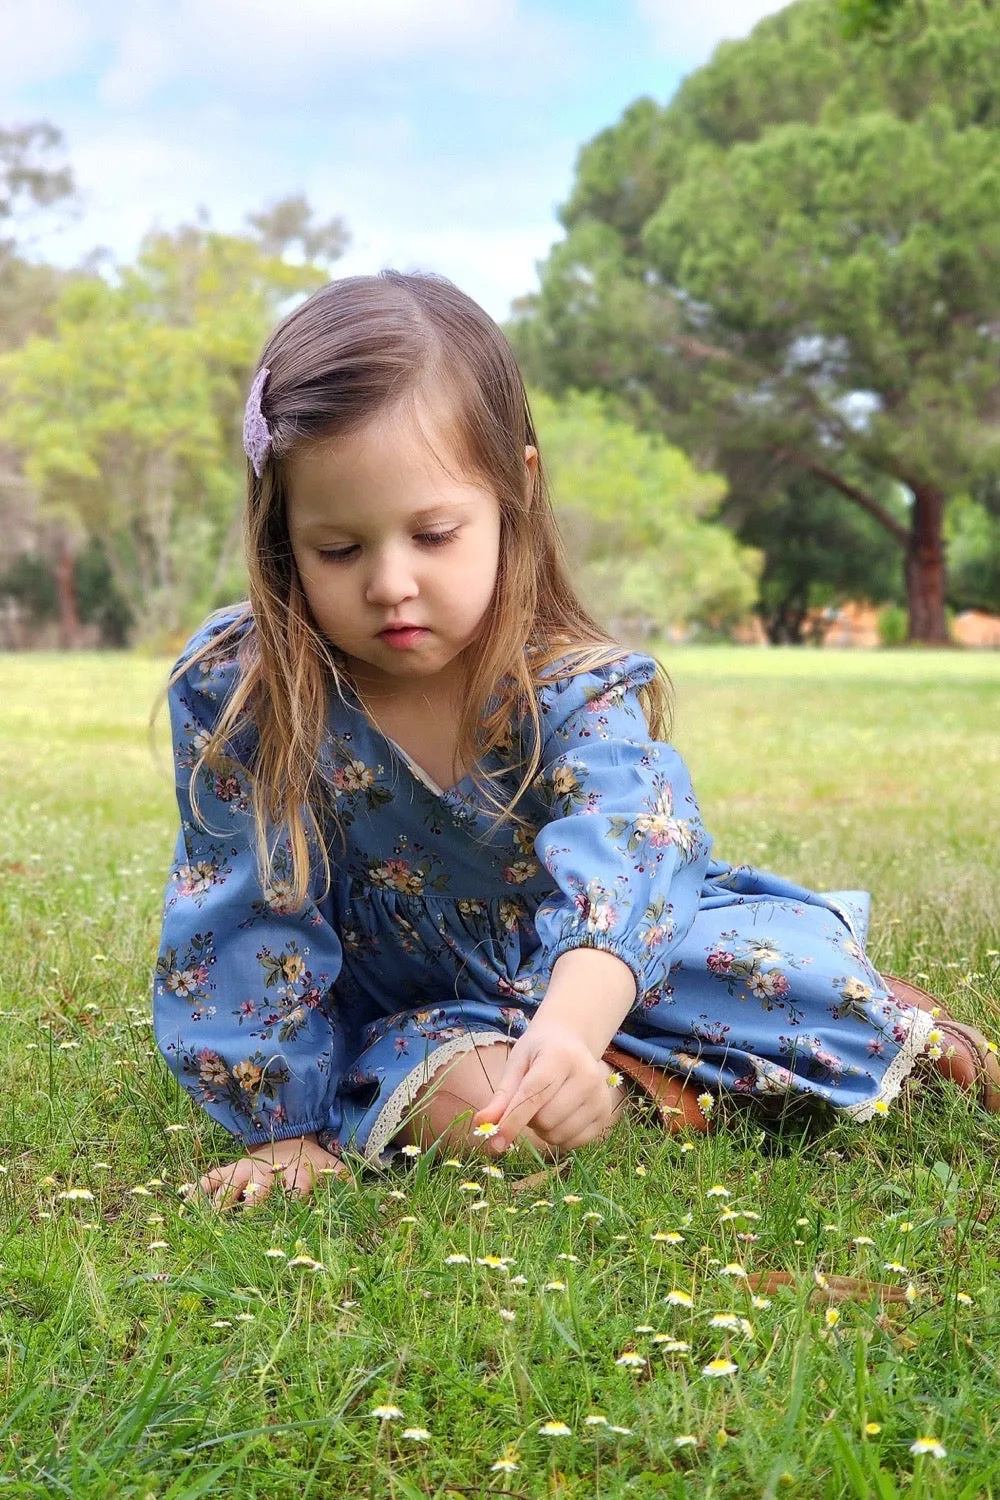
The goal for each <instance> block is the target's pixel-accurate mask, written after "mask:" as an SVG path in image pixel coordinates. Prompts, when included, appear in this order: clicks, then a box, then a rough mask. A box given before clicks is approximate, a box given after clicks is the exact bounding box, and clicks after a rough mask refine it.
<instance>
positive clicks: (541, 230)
mask: <svg viewBox="0 0 1000 1500" xmlns="http://www.w3.org/2000/svg"><path fill="white" fill-rule="evenodd" d="M783 3H784V0H728V3H727V0H277V3H276V0H0V125H3V126H8V127H9V126H11V125H23V124H26V123H28V122H30V121H33V120H40V119H46V120H49V121H51V123H52V124H54V125H55V126H57V127H58V128H59V129H60V130H61V131H62V133H63V136H64V138H65V143H66V151H65V155H66V158H67V160H68V162H69V164H70V165H71V166H72V168H73V170H74V173H75V176H76V180H77V185H78V188H79V190H80V205H79V209H78V210H77V211H76V213H75V216H73V217H68V216H67V215H65V214H62V215H60V216H59V217H60V222H59V223H58V224H56V225H53V226H52V227H50V228H46V229H45V230H44V231H41V232H37V231H36V234H35V237H34V239H33V241H32V244H31V246H30V253H31V254H32V255H33V256H35V257H37V258H44V259H46V260H50V261H54V262H56V263H58V264H60V265H67V266H68V265H73V264H75V263H77V262H78V261H79V260H80V259H81V258H82V257H83V256H84V255H85V254H86V252H88V251H90V250H91V249H93V248H94V247H95V246H98V245H100V246H105V247H107V250H108V252H109V259H110V260H112V261H117V262H127V261H129V260H131V259H132V258H134V256H135V253H136V251H137V249H138V247H139V243H140V241H141V238H142V236H143V234H144V233H145V232H146V231H148V230H149V229H151V228H154V227H157V228H161V229H172V228H174V227H175V226H176V225H178V224H181V223H191V222H193V221H194V220H195V218H196V216H197V215H198V214H199V213H204V214H206V215H207V218H208V220H209V222H210V223H211V224H212V225H213V226H214V227H215V228H217V229H221V230H224V231H230V232H236V231H239V230H240V229H241V228H243V227H244V220H245V215H246V214H248V213H251V212H254V211H256V210H259V209H261V208H263V207H266V206H267V205H269V204H270V203H273V202H274V201H276V200H277V199H279V198H281V197H285V196H287V195H289V194H293V193H305V194H306V196H307V197H308V199H309V201H310V203H311V204H312V205H313V207H314V209H315V211H316V215H317V217H318V218H320V219H322V220H327V219H332V218H334V217H336V216H339V217H341V218H342V219H343V220H344V221H345V222H346V225H347V228H348V230H349V232H350V235H351V241H350V245H349V247H348V249H347V251H346V253H345V254H344V255H343V256H342V258H341V259H340V260H338V261H337V262H336V264H335V266H334V269H333V274H334V275H355V274H367V273H371V272H374V271H377V270H379V269H381V268H382V267H384V266H394V267H396V268H397V269H399V270H403V271H413V270H431V271H437V272H440V273H442V274H444V275H445V276H449V277H450V278H451V279H452V280H453V281H455V282H456V283H457V284H458V285H459V286H460V287H461V288H462V289H463V291H465V292H467V293H468V294H469V295H470V296H472V297H475V298H476V300H477V301H479V302H480V303H481V304H482V305H483V306H484V307H485V308H486V309H487V311H488V312H489V313H491V315H492V316H493V317H494V318H497V319H498V320H501V321H502V320H503V319H504V318H505V317H506V316H507V314H508V312H509V309H510V304H511V301H512V299H513V298H515V297H519V296H522V295H524V294H525V293H527V292H530V291H533V290H534V289H535V288H536V287H537V284H538V275H537V267H538V263H539V262H540V261H543V260H544V258H545V256H546V255H547V253H548V251H549V249H550V248H551V246H552V245H553V244H554V243H555V242H556V241H557V240H558V239H560V238H561V237H562V234H563V231H562V227H561V226H560V224H559V221H558V219H557V217H556V213H557V209H558V207H559V205H560V204H561V203H563V202H565V200H566V199H567V198H568V196H569V193H570V189H571V186H572V182H573V172H574V164H575V161H576V157H577V153H578V152H579V150H580V148H581V146H583V145H584V144H585V143H586V142H587V141H588V140H590V139H592V138H593V137H594V136H595V135H596V134H597V133H598V132H599V131H601V130H603V129H605V128H606V127H607V126H609V125H612V124H614V123H615V121H616V120H617V119H619V118H620V116H621V114H622V112H623V110H624V109H625V108H626V107H627V106H628V105H629V104H630V103H631V102H632V101H633V100H635V99H637V98H639V97H640V96H642V95H648V96H651V97H652V98H654V99H656V100H658V101H659V102H661V103H665V102H666V101H667V100H668V99H669V98H670V97H671V95H672V94H673V92H674V90H675V89H676V87H677V84H678V83H679V81H680V80H681V78H683V76H684V75H685V74H686V73H688V72H690V71H691V70H692V69H693V68H696V67H697V66H699V65H700V64H701V63H703V62H706V61H707V60H708V58H709V57H710V56H711V54H712V51H713V50H714V48H715V47H716V45H717V44H718V43H719V42H720V41H721V40H723V39H725V38H729V37H740V36H745V35H746V34H747V33H748V32H749V31H750V30H751V28H752V27H753V26H754V24H755V23H756V22H757V21H758V20H760V18H761V17H762V16H764V15H767V14H770V13H772V12H773V11H776V10H780V9H781V8H782V4H783Z"/></svg>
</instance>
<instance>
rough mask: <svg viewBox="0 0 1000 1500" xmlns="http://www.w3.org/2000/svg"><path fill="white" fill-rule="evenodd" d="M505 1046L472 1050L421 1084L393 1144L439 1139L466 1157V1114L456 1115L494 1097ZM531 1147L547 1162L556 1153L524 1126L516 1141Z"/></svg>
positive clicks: (422, 1143) (470, 1144) (468, 1139)
mask: <svg viewBox="0 0 1000 1500" xmlns="http://www.w3.org/2000/svg"><path fill="white" fill-rule="evenodd" d="M509 1051H510V1047H509V1046H508V1045H507V1044H506V1043H503V1042H498V1043H497V1044H496V1045H495V1046H492V1047H473V1048H472V1049H471V1050H470V1051H468V1052H465V1053H463V1054H462V1056H461V1057H458V1058H456V1059H455V1061H454V1062H452V1063H446V1064H445V1065H444V1066H443V1067H441V1068H439V1069H438V1071H437V1072H436V1073H435V1074H434V1075H433V1077H432V1078H430V1079H429V1080H428V1082H427V1083H425V1084H424V1086H423V1088H422V1089H421V1090H420V1092H419V1093H418V1094H417V1096H416V1099H415V1100H414V1102H413V1109H412V1112H411V1115H410V1118H409V1120H408V1121H407V1123H406V1125H404V1127H403V1129H402V1130H401V1131H400V1132H399V1133H398V1135H396V1136H394V1137H393V1140H392V1145H394V1146H429V1145H431V1144H432V1143H433V1142H434V1141H440V1144H441V1146H442V1148H443V1149H444V1150H445V1151H448V1152H451V1153H453V1154H455V1155H459V1156H464V1155H468V1154H470V1152H471V1150H472V1148H473V1144H474V1142H473V1136H472V1124H471V1115H470V1117H469V1118H468V1119H465V1120H459V1119H458V1118H457V1117H458V1116H459V1115H463V1114H467V1113H469V1111H471V1113H472V1114H474V1113H475V1112H476V1110H478V1109H482V1107H483V1105H484V1104H487V1103H488V1102H489V1100H490V1099H491V1098H492V1097H493V1094H494V1092H495V1091H496V1086H497V1084H498V1083H499V1082H500V1076H501V1074H502V1073H503V1070H504V1065H505V1064H506V1062H507V1054H508V1052H509ZM518 1139H519V1140H522V1141H525V1142H527V1144H528V1145H530V1146H533V1147H534V1148H535V1150H536V1151H537V1152H538V1153H539V1155H541V1156H543V1157H545V1158H546V1160H551V1159H552V1158H553V1157H554V1156H555V1155H556V1152H555V1151H554V1150H553V1149H552V1147H551V1146H549V1145H548V1144H547V1143H546V1142H545V1141H543V1140H542V1139H541V1137H540V1136H538V1135H536V1134H535V1132H534V1131H533V1130H531V1129H530V1128H526V1129H525V1130H523V1131H522V1133H521V1135H520V1136H519V1138H518Z"/></svg>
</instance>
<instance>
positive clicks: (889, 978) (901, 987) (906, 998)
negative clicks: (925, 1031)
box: [880, 974, 954, 1021]
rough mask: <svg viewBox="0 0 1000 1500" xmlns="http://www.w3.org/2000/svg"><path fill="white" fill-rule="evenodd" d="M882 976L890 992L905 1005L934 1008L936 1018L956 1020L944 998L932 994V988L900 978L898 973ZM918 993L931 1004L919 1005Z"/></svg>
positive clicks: (920, 1008) (919, 1008) (923, 1008)
mask: <svg viewBox="0 0 1000 1500" xmlns="http://www.w3.org/2000/svg"><path fill="white" fill-rule="evenodd" d="M880 978H881V980H882V983H883V984H884V985H885V987H886V989H887V990H888V991H889V992H890V994H892V995H894V996H895V998H896V999H897V1000H899V1001H900V1002H901V1003H902V1004H903V1005H915V1006H917V1009H918V1010H925V1009H934V1010H936V1011H937V1013H938V1014H937V1016H935V1018H934V1019H935V1020H938V1019H940V1020H945V1021H949V1020H954V1017H953V1016H952V1014H951V1012H950V1011H949V1009H948V1007H947V1006H946V1005H945V1003H944V1001H943V1000H939V999H938V998H937V996H936V995H932V994H931V992H930V990H925V989H924V988H923V987H922V986H921V985H919V984H914V983H913V981H912V980H911V979H900V978H899V976H898V974H882V975H881V976H880ZM907 992H909V993H907ZM917 995H922V996H923V998H924V999H925V1000H929V1001H930V1006H922V1005H917V1001H916V999H915V998H914V997H915V996H917Z"/></svg>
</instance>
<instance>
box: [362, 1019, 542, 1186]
mask: <svg viewBox="0 0 1000 1500" xmlns="http://www.w3.org/2000/svg"><path fill="white" fill-rule="evenodd" d="M514 1040H515V1038H513V1037H509V1036H507V1035H506V1033H504V1032H500V1031H467V1032H465V1033H464V1034H463V1035H462V1036H457V1037H453V1038H452V1039H451V1040H450V1041H447V1042H442V1043H441V1045H440V1047H435V1049H434V1051H433V1052H429V1053H428V1054H427V1055H426V1057H424V1059H423V1061H422V1062H419V1063H417V1066H416V1067H415V1068H411V1069H410V1071H409V1072H408V1073H407V1074H406V1076H405V1077H404V1078H403V1080H402V1082H401V1083H398V1084H397V1085H396V1087H395V1088H394V1089H393V1091H392V1093H391V1094H390V1095H389V1097H388V1099H387V1100H386V1101H385V1103H384V1104H383V1106H382V1108H381V1109H380V1110H379V1112H378V1115H377V1116H376V1119H375V1123H374V1125H373V1126H372V1128H371V1131H370V1132H369V1135H368V1144H367V1145H366V1146H365V1149H364V1152H363V1153H362V1154H363V1155H364V1157H365V1160H366V1161H372V1162H375V1163H376V1164H377V1163H378V1161H379V1158H380V1157H381V1155H382V1152H383V1151H384V1150H385V1149H386V1147H387V1146H388V1144H389V1142H390V1141H391V1140H392V1138H393V1136H394V1135H395V1134H396V1132H397V1131H398V1130H399V1128H400V1126H401V1125H402V1123H403V1119H404V1117H405V1115H406V1112H407V1110H408V1109H409V1107H410V1105H411V1104H412V1103H413V1101H414V1099H415V1098H416V1097H417V1094H418V1093H419V1092H420V1090H421V1089H422V1088H423V1086H424V1084H426V1083H429V1082H430V1080H431V1078H433V1077H434V1075H435V1074H436V1073H437V1071H438V1069H439V1068H440V1067H441V1066H442V1064H443V1063H446V1062H452V1061H453V1060H454V1059H455V1058H456V1057H461V1056H462V1054H463V1053H465V1052H471V1051H472V1049H473V1047H492V1046H495V1045H496V1044H497V1043H499V1042H503V1043H505V1044H506V1045H507V1046H508V1047H511V1046H513V1044H514Z"/></svg>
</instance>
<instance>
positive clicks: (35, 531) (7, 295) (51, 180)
mask: <svg viewBox="0 0 1000 1500" xmlns="http://www.w3.org/2000/svg"><path fill="white" fill-rule="evenodd" d="M63 147H64V142H63V137H62V134H61V133H60V131H59V130H57V129H56V127H55V126H54V125H51V124H49V122H48V121H44V120H41V121H35V122H34V123H32V124H29V125H19V126H14V127H6V128H4V127H0V353H2V351H3V350H4V349H13V348H16V347H17V345H18V344H20V343H22V342H23V341H24V340H25V339H26V338H27V337H28V336H29V335H30V334H33V333H47V332H51V329H52V324H51V311H52V308H53V306H54V304H55V301H56V298H57V297H58V294H59V291H60V289H61V288H62V287H63V286H64V285H65V284H66V283H67V282H68V281H70V280H71V279H72V277H73V274H74V273H72V272H66V271H61V270H58V269H57V268H56V267H54V266H47V265H43V264H38V263H36V262H33V261H31V260H29V259H27V258H26V256H25V254H24V251H25V250H26V249H30V247H31V245H32V241H33V237H34V232H35V229H36V226H37V225H38V224H39V222H44V223H47V224H51V220H52V217H53V215H54V214H55V213H57V212H61V211H65V210H66V209H67V208H68V207H72V206H73V204H74V202H75V192H76V190H75V186H74V182H73V174H72V171H71V170H70V168H69V167H68V166H67V165H66V163H65V162H64V161H63V160H62V153H63ZM31 505H32V496H31V494H30V489H29V486H28V485H27V484H26V483H25V480H24V475H23V474H22V473H21V471H20V468H19V465H18V462H17V455H16V454H15V453H13V452H10V451H9V450H5V449H4V448H3V447H0V553H16V554H21V553H23V552H24V551H25V550H26V548H27V550H28V551H31V549H33V548H37V546H38V545H39V544H40V543H42V542H44V543H45V544H46V545H47V547H48V548H49V550H50V551H51V552H52V554H53V566H54V568H55V573H56V576H57V577H58V580H59V588H58V591H57V594H56V609H57V614H58V619H59V637H60V640H61V641H62V643H63V644H64V645H66V646H70V645H72V644H73V643H74V641H75V639H76V636H77V633H78V628H79V620H78V615H77V608H76V596H75V593H74V590H73V553H72V546H71V540H70V536H69V534H68V531H67V529H66V527H65V526H62V525H59V524H56V525H54V526H51V527H49V528H40V527H38V526H37V525H35V524H33V522H32V521H29V512H30V510H31ZM46 532H47V534H46ZM26 566H28V567H30V566H31V564H30V563H29V564H27V565H26Z"/></svg>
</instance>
